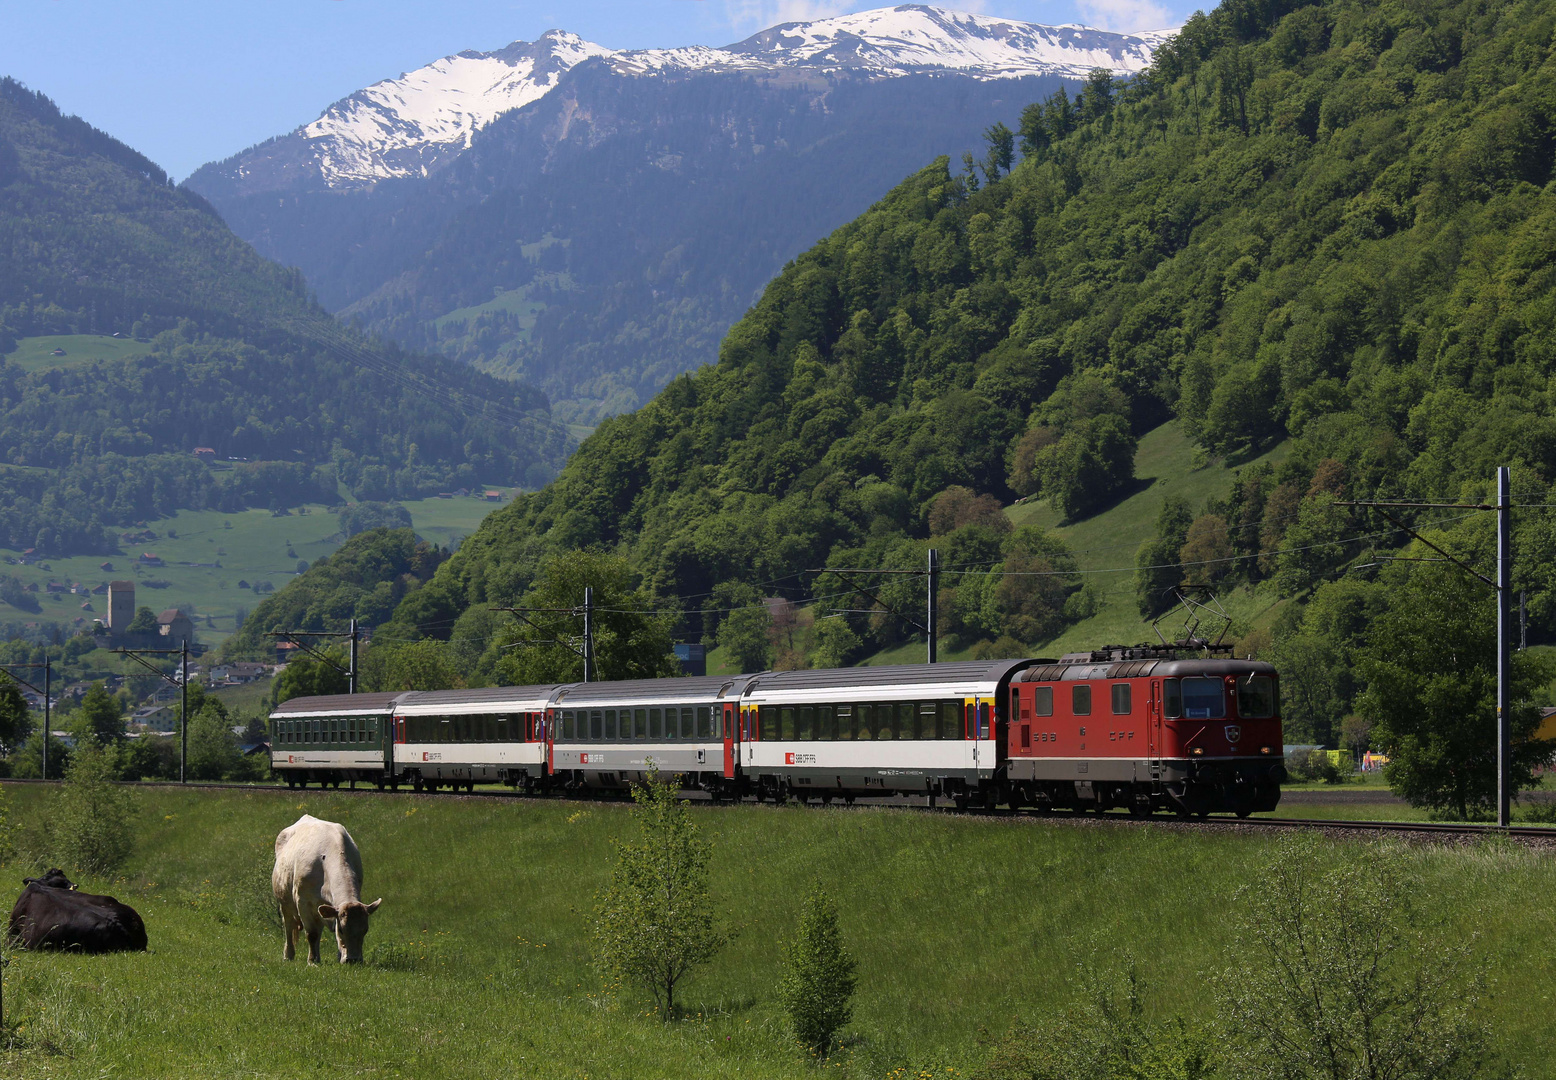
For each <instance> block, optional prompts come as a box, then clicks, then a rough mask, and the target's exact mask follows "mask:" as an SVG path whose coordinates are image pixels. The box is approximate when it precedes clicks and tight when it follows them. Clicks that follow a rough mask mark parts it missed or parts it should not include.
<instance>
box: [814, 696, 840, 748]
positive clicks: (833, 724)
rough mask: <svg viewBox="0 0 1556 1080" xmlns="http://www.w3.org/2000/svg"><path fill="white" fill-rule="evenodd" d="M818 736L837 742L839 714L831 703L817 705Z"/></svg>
mask: <svg viewBox="0 0 1556 1080" xmlns="http://www.w3.org/2000/svg"><path fill="white" fill-rule="evenodd" d="M816 738H818V739H821V740H822V741H823V742H837V714H836V713H835V712H834V711H833V710H832V706H830V705H817V706H816Z"/></svg>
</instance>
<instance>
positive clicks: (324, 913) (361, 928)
mask: <svg viewBox="0 0 1556 1080" xmlns="http://www.w3.org/2000/svg"><path fill="white" fill-rule="evenodd" d="M383 902H384V900H383V897H379V898H378V899H377V900H374V901H373V902H372V903H371V904H362V903H358V902H357V901H355V900H350V901H347V902H346V903H344V904H341V905H340V906H339V907H335V906H333V905H330V904H320V905H319V915H320V916H321V917H323V918H326V919H333V920H335V943H336V944H337V945H339V946H340V962H341V963H342V964H360V963H361V962H362V939H363V938H365V937H367V921H368V916H370V915H372V914H373V912H375V911H377V910H378V905H379V904H382V903H383Z"/></svg>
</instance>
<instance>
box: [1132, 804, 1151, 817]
mask: <svg viewBox="0 0 1556 1080" xmlns="http://www.w3.org/2000/svg"><path fill="white" fill-rule="evenodd" d="M1129 816H1130V817H1134V818H1148V817H1150V816H1151V808H1150V807H1149V806H1145V805H1142V804H1140V803H1130V804H1129Z"/></svg>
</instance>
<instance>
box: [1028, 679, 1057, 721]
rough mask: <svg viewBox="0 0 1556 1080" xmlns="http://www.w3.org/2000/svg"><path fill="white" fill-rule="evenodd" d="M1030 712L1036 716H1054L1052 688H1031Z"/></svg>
mask: <svg viewBox="0 0 1556 1080" xmlns="http://www.w3.org/2000/svg"><path fill="white" fill-rule="evenodd" d="M1032 711H1033V712H1034V713H1036V714H1037V715H1038V716H1052V715H1053V714H1054V688H1053V687H1051V686H1034V687H1033V688H1032Z"/></svg>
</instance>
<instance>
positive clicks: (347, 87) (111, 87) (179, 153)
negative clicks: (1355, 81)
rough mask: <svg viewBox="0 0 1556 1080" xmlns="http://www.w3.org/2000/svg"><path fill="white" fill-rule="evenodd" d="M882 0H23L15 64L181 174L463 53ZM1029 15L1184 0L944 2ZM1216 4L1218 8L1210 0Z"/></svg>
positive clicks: (701, 38) (762, 20)
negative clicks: (567, 35) (565, 34)
mask: <svg viewBox="0 0 1556 1080" xmlns="http://www.w3.org/2000/svg"><path fill="white" fill-rule="evenodd" d="M884 6H886V3H885V2H883V0H873V2H869V0H867V2H863V3H850V2H848V0H565V2H563V0H214V2H213V0H201V2H194V0H9V2H7V3H5V5H4V11H3V13H0V75H10V76H12V77H14V78H17V79H19V80H21V81H22V82H24V83H26V84H27V85H28V86H29V87H31V88H32V89H34V90H40V91H42V92H43V93H45V94H47V95H48V96H49V97H51V98H53V99H54V100H55V101H56V102H58V104H59V106H60V107H61V108H62V109H64V110H65V111H66V112H71V113H77V114H79V115H80V116H82V117H84V118H86V119H87V120H88V121H90V122H91V123H92V124H94V125H96V126H97V127H99V128H102V129H103V130H104V131H107V132H108V133H109V134H111V135H113V136H115V137H117V138H119V139H121V140H123V141H124V142H126V143H129V144H130V145H131V146H133V147H135V148H136V149H137V150H140V151H141V152H142V153H144V154H146V155H147V156H148V157H150V158H151V159H152V160H154V161H156V162H157V163H158V164H160V165H161V166H162V167H163V168H165V169H167V170H168V172H169V173H171V174H172V175H173V176H175V177H178V178H180V179H181V178H183V177H185V176H187V175H188V174H189V173H190V172H192V171H193V170H194V169H196V168H197V167H199V166H200V165H202V164H203V163H205V162H207V161H212V160H218V159H220V158H224V157H227V156H228V155H230V154H233V153H236V152H237V151H239V150H242V149H243V148H245V147H247V146H251V145H252V144H254V143H256V142H260V141H262V140H264V139H267V138H269V137H270V136H272V135H279V134H282V133H283V132H286V131H290V130H291V129H292V128H294V127H296V126H298V125H299V124H303V123H307V122H308V121H309V120H312V119H313V118H314V117H316V116H317V115H318V114H319V113H320V112H321V111H323V109H324V108H325V107H326V106H328V105H329V104H330V103H331V102H333V101H336V100H338V99H340V98H342V97H345V96H346V95H347V94H350V93H352V92H353V91H355V90H359V89H361V88H362V87H364V86H368V85H370V84H372V83H374V82H377V81H378V80H380V79H385V78H392V77H394V76H396V75H398V74H400V73H401V72H402V71H408V70H411V69H413V68H417V67H421V66H422V65H423V64H426V63H428V62H430V61H432V60H436V59H437V58H438V57H441V56H446V55H448V54H449V53H454V52H459V51H460V50H462V49H479V50H483V51H484V50H490V49H496V48H500V47H502V46H503V45H506V44H508V43H509V42H510V41H516V40H521V39H522V40H533V39H534V38H535V37H537V36H539V35H540V34H542V33H544V32H545V31H546V30H550V29H553V28H556V29H563V30H571V31H573V32H574V33H576V34H580V35H582V36H583V37H585V38H588V39H589V40H591V41H597V42H599V43H600V44H601V45H605V46H607V47H609V48H613V49H635V48H651V47H664V46H674V45H692V44H702V45H727V44H729V43H730V42H733V41H738V40H740V39H741V38H743V37H746V36H748V35H749V34H752V33H754V32H755V31H757V30H760V29H762V28H764V27H767V26H771V25H773V24H774V23H778V22H785V21H788V20H792V19H804V18H821V17H825V16H828V15H838V14H842V13H844V12H850V11H865V10H869V9H870V8H875V7H884ZM937 6H941V7H947V8H954V9H959V10H967V11H982V12H985V13H987V14H991V15H999V16H1003V17H1006V18H1013V19H1022V20H1025V21H1027V22H1038V23H1065V22H1080V23H1086V24H1088V25H1091V26H1100V27H1103V28H1105V29H1111V30H1150V29H1160V28H1162V27H1166V26H1172V25H1176V24H1178V23H1180V22H1181V21H1182V20H1183V19H1184V18H1185V17H1186V16H1187V15H1188V14H1190V13H1191V12H1192V11H1193V10H1194V7H1195V6H1196V5H1194V4H1183V3H1175V2H1173V0H943V2H941V3H940V4H938V5H937ZM1206 6H1209V5H1206Z"/></svg>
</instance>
